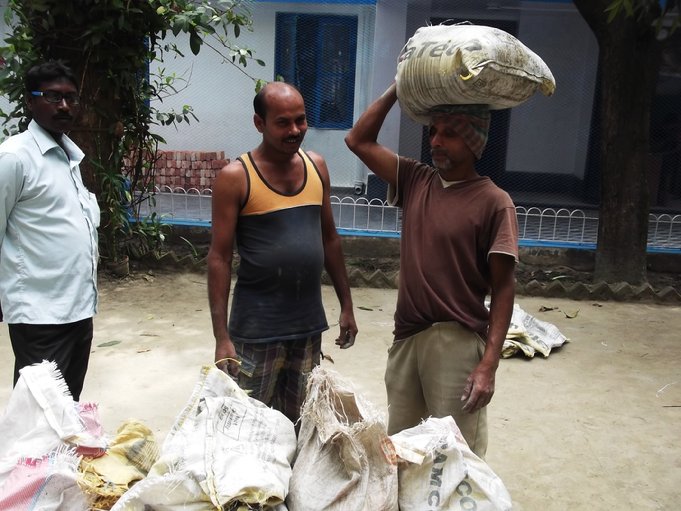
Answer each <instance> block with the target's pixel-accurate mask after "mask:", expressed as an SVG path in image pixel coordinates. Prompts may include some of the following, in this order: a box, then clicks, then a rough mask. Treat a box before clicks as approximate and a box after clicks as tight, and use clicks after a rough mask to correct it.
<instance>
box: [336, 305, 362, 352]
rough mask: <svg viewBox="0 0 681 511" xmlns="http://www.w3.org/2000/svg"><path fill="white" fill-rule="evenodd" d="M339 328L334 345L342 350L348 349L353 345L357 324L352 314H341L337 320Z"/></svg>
mask: <svg viewBox="0 0 681 511" xmlns="http://www.w3.org/2000/svg"><path fill="white" fill-rule="evenodd" d="M338 325H339V327H340V334H339V335H338V338H337V339H336V345H337V346H338V347H339V348H340V349H342V350H345V349H348V348H350V347H351V346H352V345H353V344H355V337H357V331H358V330H357V324H356V323H355V316H354V314H353V313H352V312H350V313H348V314H344V313H341V316H340V319H339V320H338Z"/></svg>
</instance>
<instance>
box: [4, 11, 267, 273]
mask: <svg viewBox="0 0 681 511" xmlns="http://www.w3.org/2000/svg"><path fill="white" fill-rule="evenodd" d="M5 21H6V23H7V25H8V26H9V27H10V30H11V32H10V34H9V36H8V37H7V38H6V39H5V46H3V47H1V48H0V57H1V58H2V60H3V65H2V67H1V69H0V92H2V93H3V94H5V95H6V96H7V97H8V98H9V99H10V101H12V102H13V105H14V110H13V111H12V112H7V113H5V112H2V113H0V115H1V116H3V117H5V118H6V120H8V121H10V120H14V121H16V120H17V119H18V122H15V125H14V130H20V129H23V128H25V126H26V124H27V123H28V118H27V111H26V109H25V106H24V102H23V100H22V97H23V87H22V85H23V84H22V79H23V75H24V72H25V71H26V70H27V69H28V68H29V67H30V66H32V65H33V64H34V63H36V62H37V61H39V60H44V59H62V60H64V61H65V62H66V63H67V64H69V65H70V66H71V67H72V69H73V70H74V71H75V73H76V76H77V77H78V79H79V80H80V91H81V98H82V100H81V101H82V105H83V118H82V119H81V122H80V123H79V127H78V128H77V129H76V130H75V131H74V132H72V133H71V136H72V138H73V139H74V140H75V141H76V143H77V144H78V145H79V146H80V147H81V148H82V149H83V151H84V152H85V154H86V161H85V162H84V164H83V165H82V167H81V170H82V173H83V180H84V181H85V183H86V185H87V186H88V187H89V188H90V189H91V190H93V191H94V192H96V193H97V196H98V200H99V202H100V207H101V210H102V222H101V226H100V239H101V241H102V243H101V249H102V250H101V251H102V255H103V256H104V257H106V258H109V259H110V260H117V259H118V258H119V257H120V256H121V255H124V254H125V253H126V252H129V251H130V250H131V249H135V248H136V249H137V250H142V251H143V250H145V249H149V248H154V246H157V245H158V243H159V242H161V241H162V237H163V233H162V231H161V227H160V223H159V219H158V218H156V217H155V216H153V217H152V218H146V219H141V218H139V205H140V203H141V202H142V201H144V200H148V199H149V196H150V192H151V191H153V176H154V163H155V160H156V154H157V149H158V144H159V143H163V139H162V138H161V137H160V136H159V135H157V134H155V133H154V132H153V130H154V128H155V127H157V126H158V125H171V124H175V125H176V124H178V123H183V122H184V123H188V122H190V121H192V120H196V117H195V116H194V114H193V111H192V109H191V106H189V105H184V106H183V108H182V109H181V111H173V110H170V111H160V110H158V109H157V108H156V106H155V105H158V104H162V101H163V99H164V98H166V97H167V96H168V95H170V94H173V93H174V92H176V87H177V86H178V83H180V82H178V79H177V78H176V77H175V76H174V75H165V74H164V71H163V68H162V64H159V65H158V69H161V72H160V73H158V74H154V73H150V71H149V70H150V69H151V66H150V64H151V63H155V62H163V60H164V58H166V57H167V56H173V57H175V56H183V55H182V52H181V50H180V48H179V47H178V46H177V45H176V44H175V41H176V40H177V39H175V38H171V37H170V35H171V34H172V36H180V37H181V36H183V35H184V36H186V37H188V39H189V47H190V50H191V52H192V53H193V54H194V55H196V54H198V53H199V51H200V50H201V49H202V47H204V46H205V47H208V48H210V49H211V51H214V52H216V53H217V54H218V55H220V56H221V57H222V61H223V62H225V63H227V64H230V65H233V66H235V68H236V69H238V70H239V71H241V72H243V73H245V74H247V73H246V72H245V70H244V69H243V68H245V67H246V66H247V64H248V63H249V61H255V62H257V63H259V64H261V65H262V64H263V63H262V61H260V60H257V59H254V58H253V55H252V52H251V50H249V49H248V48H241V47H239V46H237V45H236V44H235V43H234V39H236V38H238V37H239V35H240V33H241V31H242V30H243V29H246V30H252V21H251V15H250V12H249V11H248V10H247V8H246V7H245V6H244V5H243V2H242V1H241V0H70V1H68V2H65V1H63V0H9V2H8V8H7V11H6V14H5ZM155 67H156V66H155ZM247 76H249V78H250V75H248V74H247ZM257 82H258V83H256V88H257V87H258V86H259V81H257ZM153 100H158V101H153ZM6 126H7V124H6ZM11 131H12V130H11V128H5V134H6V135H7V134H10V132H11ZM131 213H132V214H133V217H134V216H135V215H136V218H135V220H136V221H134V222H131V221H130V214H131Z"/></svg>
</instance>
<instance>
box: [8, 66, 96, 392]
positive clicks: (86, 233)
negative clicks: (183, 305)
mask: <svg viewBox="0 0 681 511" xmlns="http://www.w3.org/2000/svg"><path fill="white" fill-rule="evenodd" d="M24 84H25V94H26V105H27V108H28V111H29V112H30V116H31V117H32V120H31V121H30V124H29V125H28V129H27V130H26V131H24V132H22V133H20V134H18V135H14V136H12V137H10V138H8V139H7V140H5V141H4V142H3V143H2V144H1V145H0V304H1V305H2V312H3V313H4V321H6V322H7V323H8V326H9V335H10V340H11V342H12V349H13V351H14V356H15V365H14V383H15V384H16V382H17V380H18V378H19V370H20V369H21V368H22V367H25V366H27V365H30V364H34V363H39V362H41V361H43V360H51V361H54V362H55V363H56V364H57V366H58V368H59V370H60V372H61V374H62V376H63V378H64V381H65V383H66V385H67V386H68V388H69V390H70V392H71V395H72V396H73V399H74V400H76V401H78V400H79V399H80V393H81V390H82V388H83V381H84V379H85V373H86V372H87V366H88V360H89V355H90V346H91V343H92V334H93V328H92V323H93V322H92V317H93V316H94V314H95V312H96V309H97V259H98V256H99V254H98V249H97V227H98V225H99V207H98V205H97V200H96V198H95V196H94V195H93V194H92V193H90V192H89V191H88V190H87V188H85V186H84V185H83V181H82V179H81V175H80V169H79V164H80V162H81V161H82V159H83V157H84V154H83V152H82V151H81V150H80V149H79V148H78V146H76V144H75V143H74V142H73V141H72V140H71V139H69V137H68V136H66V133H67V132H68V131H69V130H70V129H71V128H72V127H73V125H74V122H75V120H76V118H77V116H78V114H79V113H80V98H79V96H78V84H77V81H76V78H75V76H74V74H73V72H72V71H71V69H69V68H68V67H67V66H65V65H64V64H63V63H62V62H60V61H48V62H45V63H42V64H38V65H36V66H34V67H32V68H31V69H30V70H29V71H28V72H27V73H26V76H25V79H24Z"/></svg>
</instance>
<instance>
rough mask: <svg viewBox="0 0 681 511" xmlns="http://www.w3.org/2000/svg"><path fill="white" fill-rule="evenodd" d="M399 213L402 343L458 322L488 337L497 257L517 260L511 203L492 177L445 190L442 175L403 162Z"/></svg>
mask: <svg viewBox="0 0 681 511" xmlns="http://www.w3.org/2000/svg"><path fill="white" fill-rule="evenodd" d="M395 192H396V194H395V205H397V206H401V207H402V239H401V241H400V285H399V291H398V296H397V309H396V312H395V331H394V334H395V339H403V338H405V337H409V336H411V335H414V334H415V333H418V332H420V331H421V330H425V329H426V328H428V327H430V326H431V325H432V324H433V323H437V322H443V321H457V322H459V323H461V324H462V325H464V326H466V327H468V328H470V329H471V330H473V331H474V332H478V333H480V334H481V335H482V336H483V337H484V336H485V334H486V331H487V326H488V319H489V312H488V310H487V308H486V307H485V303H484V302H485V297H486V295H487V294H488V292H489V290H490V286H489V277H490V270H489V263H488V256H489V254H490V253H491V252H498V253H504V254H508V255H509V256H510V257H513V258H515V260H517V259H518V222H517V218H516V212H515V206H514V205H513V201H512V200H511V198H510V197H509V195H508V194H507V193H506V192H505V191H503V190H502V189H501V188H499V187H498V186H496V185H495V184H494V183H493V182H492V180H491V179H489V178H488V177H482V176H480V177H476V178H474V179H471V180H468V181H462V182H459V183H456V184H453V185H451V186H449V187H445V186H444V185H443V184H442V181H441V180H440V177H439V174H438V173H437V171H436V170H435V169H434V168H432V167H430V166H428V165H425V164H423V163H420V162H417V161H415V160H411V159H408V158H404V157H400V160H399V167H398V186H397V190H396V191H395Z"/></svg>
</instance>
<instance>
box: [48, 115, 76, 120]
mask: <svg viewBox="0 0 681 511" xmlns="http://www.w3.org/2000/svg"><path fill="white" fill-rule="evenodd" d="M53 119H56V120H58V121H70V120H73V116H72V115H69V114H57V115H55V116H54V117H53Z"/></svg>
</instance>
